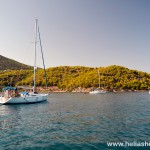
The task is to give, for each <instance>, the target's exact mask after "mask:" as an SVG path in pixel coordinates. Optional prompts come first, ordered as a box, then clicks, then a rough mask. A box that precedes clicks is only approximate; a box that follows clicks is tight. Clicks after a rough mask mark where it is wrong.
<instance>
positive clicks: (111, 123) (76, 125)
mask: <svg viewBox="0 0 150 150" xmlns="http://www.w3.org/2000/svg"><path fill="white" fill-rule="evenodd" d="M149 103H150V96H149V95H148V93H146V92H143V93H142V92H141V93H140V92H139V93H107V94H104V95H89V94H83V93H54V94H51V95H50V96H49V99H48V102H44V103H37V104H28V105H23V104H22V105H1V106H0V145H1V146H2V147H3V148H4V149H12V150H14V149H15V150H16V149H18V150H20V149H41V148H43V149H108V148H109V147H107V145H106V142H107V141H117V142H118V141H149V140H150V135H149V133H150V132H149V131H150V105H149Z"/></svg>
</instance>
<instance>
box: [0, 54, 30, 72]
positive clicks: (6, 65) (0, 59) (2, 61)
mask: <svg viewBox="0 0 150 150" xmlns="http://www.w3.org/2000/svg"><path fill="white" fill-rule="evenodd" d="M19 69H31V66H28V65H25V64H22V63H19V62H17V61H15V60H12V59H9V58H6V57H4V56H2V55H0V70H19Z"/></svg>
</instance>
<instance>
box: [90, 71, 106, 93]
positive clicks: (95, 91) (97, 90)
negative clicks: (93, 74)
mask: <svg viewBox="0 0 150 150" xmlns="http://www.w3.org/2000/svg"><path fill="white" fill-rule="evenodd" d="M98 77H99V88H97V89H95V90H94V91H91V92H89V93H90V94H105V93H107V91H106V90H100V72H99V70H98Z"/></svg>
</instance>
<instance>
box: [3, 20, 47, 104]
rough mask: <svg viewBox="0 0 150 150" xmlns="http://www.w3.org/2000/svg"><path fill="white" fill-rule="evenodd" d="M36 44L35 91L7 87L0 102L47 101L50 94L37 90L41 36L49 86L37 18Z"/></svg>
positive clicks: (24, 102)
mask: <svg viewBox="0 0 150 150" xmlns="http://www.w3.org/2000/svg"><path fill="white" fill-rule="evenodd" d="M35 30H36V33H35V45H34V55H35V56H34V78H33V80H34V85H33V89H32V90H33V92H22V93H19V92H18V89H17V88H16V87H11V86H9V87H5V88H3V90H2V96H0V104H29V103H39V102H43V101H46V100H47V98H48V95H49V94H38V93H37V92H36V69H37V67H36V46H37V45H36V44H37V38H38V37H39V42H40V47H41V53H42V59H43V66H44V75H45V80H46V87H47V78H46V71H45V64H44V57H43V51H42V45H41V37H40V31H39V26H38V20H37V19H36V24H35Z"/></svg>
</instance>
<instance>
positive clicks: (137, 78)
mask: <svg viewBox="0 0 150 150" xmlns="http://www.w3.org/2000/svg"><path fill="white" fill-rule="evenodd" d="M98 69H99V70H100V83H101V87H102V88H105V89H107V90H148V89H150V74H148V73H145V72H141V71H137V70H130V69H128V68H125V67H122V66H115V65H113V66H108V67H100V68H91V67H82V66H74V67H70V66H61V67H53V68H48V69H47V70H46V72H47V81H48V86H57V87H58V88H60V89H63V90H68V91H71V90H73V89H75V88H78V87H83V88H90V87H93V88H96V87H98V83H99V82H98ZM36 81H37V84H36V85H37V86H45V78H44V72H43V70H42V69H39V70H38V71H37V78H36ZM0 85H1V86H2V87H3V86H7V85H12V86H17V85H30V86H32V85H33V71H32V70H8V71H0Z"/></svg>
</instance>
